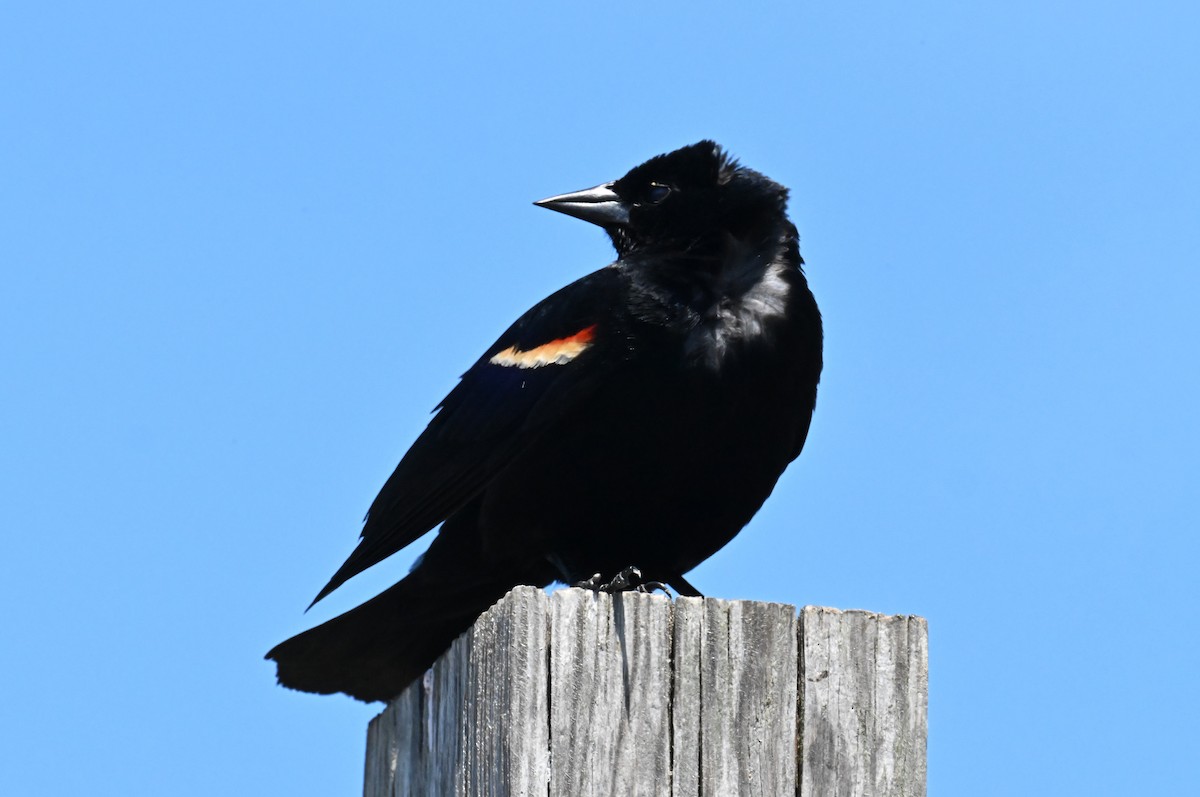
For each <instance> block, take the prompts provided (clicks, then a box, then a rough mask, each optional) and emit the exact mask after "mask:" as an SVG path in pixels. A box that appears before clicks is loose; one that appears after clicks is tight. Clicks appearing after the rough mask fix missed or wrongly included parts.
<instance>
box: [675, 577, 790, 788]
mask: <svg viewBox="0 0 1200 797" xmlns="http://www.w3.org/2000/svg"><path fill="white" fill-rule="evenodd" d="M675 615H676V626H675V628H676V634H675V644H676V650H675V653H676V656H675V667H676V681H675V712H674V722H673V727H674V729H675V732H676V742H675V751H676V756H675V786H674V789H675V791H674V793H675V794H676V795H704V796H706V797H707V796H708V795H726V794H741V795H778V794H795V791H796V672H797V670H796V667H797V661H796V651H797V648H796V614H795V608H794V607H792V606H785V605H783V604H777V603H752V602H750V601H722V600H714V599H711V598H704V599H700V598H680V599H679V600H678V601H677V603H676V610H675Z"/></svg>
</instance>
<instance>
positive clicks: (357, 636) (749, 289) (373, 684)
mask: <svg viewBox="0 0 1200 797" xmlns="http://www.w3.org/2000/svg"><path fill="white" fill-rule="evenodd" d="M786 203H787V190H786V189H785V188H784V187H783V186H781V185H779V184H777V183H775V182H772V181H771V180H769V179H767V178H766V177H764V176H763V175H761V174H759V173H758V172H755V171H753V170H750V169H747V168H744V167H742V166H740V165H739V164H737V163H736V162H735V161H733V160H732V159H730V158H729V157H728V156H727V155H726V154H725V153H724V152H723V151H722V150H721V149H720V148H719V147H718V146H717V145H716V144H714V143H713V142H711V141H701V142H699V143H697V144H694V145H692V146H689V147H684V148H683V149H679V150H676V151H674V152H671V153H668V154H665V155H660V156H658V157H656V158H653V159H651V160H649V161H647V162H646V163H643V164H642V165H640V166H638V167H636V168H634V169H633V170H631V171H630V172H629V173H628V174H626V175H625V176H624V177H622V178H621V179H619V180H616V181H614V182H612V183H606V184H604V185H601V186H597V187H596V188H593V189H588V190H586V191H580V192H575V193H572V194H564V195H562V196H558V197H552V198H550V199H547V200H542V201H541V202H539V203H538V204H539V205H542V206H544V207H548V208H551V209H553V210H558V211H561V212H564V213H567V214H569V215H572V216H576V217H579V218H582V219H584V220H587V221H591V222H594V223H596V224H599V225H601V226H602V227H603V228H604V229H605V231H606V232H607V233H608V234H609V236H610V238H611V239H612V241H613V245H614V246H615V247H616V250H617V255H618V259H617V260H616V261H615V262H614V263H612V264H610V265H608V266H606V267H605V268H602V269H601V270H599V271H597V272H594V273H592V274H589V275H588V276H586V277H584V278H582V279H580V280H578V281H577V282H574V283H572V284H571V285H568V286H567V287H565V288H563V289H562V290H560V291H558V292H557V293H554V294H553V295H551V296H550V297H548V298H547V299H545V300H544V301H542V302H540V303H539V304H538V305H536V306H535V307H533V308H532V309H531V310H529V311H528V312H527V313H525V314H524V315H523V316H521V318H520V319H519V320H518V321H517V322H516V323H515V324H513V325H512V327H510V328H509V329H508V330H507V331H506V332H505V333H504V334H503V335H501V336H500V338H499V339H498V340H497V341H496V342H495V343H494V344H492V346H491V347H490V348H489V349H488V350H487V351H486V352H485V353H484V355H483V356H482V357H480V359H479V360H478V361H477V362H476V363H475V364H474V365H473V366H471V368H470V369H469V370H468V371H467V372H466V373H465V374H463V377H462V380H461V381H460V383H459V384H458V385H457V386H456V387H455V388H454V390H452V391H451V392H450V394H449V395H448V396H447V397H446V398H445V399H444V400H443V401H442V403H441V405H440V406H439V408H438V412H437V414H436V415H435V416H434V418H433V420H432V421H431V422H430V424H429V426H428V428H427V429H426V430H425V431H424V433H422V434H421V436H420V437H419V438H418V439H417V441H416V442H415V443H414V444H413V446H412V448H411V449H410V450H409V451H408V453H407V454H405V456H404V458H403V459H402V460H401V461H400V464H399V465H398V466H397V468H396V470H395V472H394V473H393V474H392V476H391V477H390V478H389V479H388V480H387V483H386V484H385V485H384V486H383V489H382V490H381V491H380V493H379V496H378V497H377V498H376V499H375V501H374V503H373V504H372V505H371V509H370V512H369V513H368V515H367V519H366V522H365V525H364V527H363V531H362V539H361V541H360V543H359V545H358V547H357V548H356V549H355V551H354V552H353V553H352V554H351V555H350V557H349V558H348V559H347V560H346V562H345V564H343V565H342V567H341V568H340V569H339V570H338V571H337V573H336V574H335V575H334V576H333V578H332V579H331V580H330V582H329V583H328V584H327V585H326V586H325V587H324V588H323V589H322V590H321V592H320V593H319V594H318V595H317V598H316V600H320V599H321V598H322V597H324V596H325V595H327V594H328V593H329V592H330V591H332V590H333V589H336V588H337V587H338V586H339V585H340V584H342V583H343V582H345V581H346V580H347V579H348V578H350V577H352V576H354V575H355V574H357V573H360V572H362V571H363V570H365V569H366V568H368V567H370V566H371V565H373V564H375V563H377V562H379V561H381V560H383V559H384V558H386V557H388V556H390V555H391V554H393V553H395V552H396V551H398V550H400V549H401V548H403V547H405V546H407V545H408V544H410V543H411V542H413V541H414V540H416V539H417V538H418V537H419V536H421V535H422V534H424V533H425V532H426V531H428V530H429V529H431V528H433V527H434V526H436V525H437V524H438V523H442V524H443V525H442V528H441V530H440V532H439V533H438V535H437V536H436V538H435V539H434V541H433V543H432V544H431V545H430V547H429V549H428V550H427V551H426V552H425V554H424V555H423V556H422V557H421V559H420V560H419V561H418V563H417V564H416V566H414V568H413V570H412V572H411V573H410V574H409V575H408V576H407V577H405V578H404V579H403V580H402V581H400V582H399V583H398V584H396V585H395V586H393V587H391V588H390V589H388V590H386V591H385V592H383V593H382V594H380V595H379V596H377V597H375V598H374V599H372V600H370V601H368V602H367V603H365V604H363V605H362V606H359V607H358V608H356V609H353V610H351V611H349V612H347V613H345V614H343V615H341V616H339V617H336V618H334V619H333V620H330V621H328V622H326V623H324V624H322V625H320V626H317V627H316V628H313V629H311V630H309V631H306V632H304V633H302V634H299V635H297V636H295V637H293V638H291V639H289V640H287V641H286V642H283V643H282V644H280V645H278V646H276V647H275V648H274V649H273V650H272V651H271V652H270V653H269V654H267V656H268V658H270V659H274V660H275V661H276V662H277V663H278V674H279V681H280V683H282V684H283V685H285V686H288V687H291V688H294V689H300V690H304V691H310V692H320V693H330V692H339V691H340V692H345V693H347V694H349V695H352V696H354V697H356V698H359V699H361V700H385V699H388V698H390V697H393V696H395V695H396V694H398V693H399V692H400V691H401V690H402V689H403V687H404V686H406V685H407V684H408V683H409V682H411V681H412V680H413V679H415V678H416V677H417V676H419V675H420V674H421V673H422V672H423V671H424V670H425V669H426V668H427V667H428V666H429V665H430V664H431V663H432V662H433V660H434V659H435V658H436V657H437V656H438V655H439V654H440V653H441V652H442V651H443V650H445V649H446V647H447V646H448V645H449V643H450V642H451V641H452V640H453V639H454V637H455V636H457V635H458V634H459V633H461V632H462V631H464V630H465V629H466V628H468V627H469V626H470V625H471V623H472V622H473V621H474V620H475V618H476V617H477V616H478V615H479V614H480V613H481V612H483V611H484V610H485V609H486V608H487V607H488V606H490V605H491V604H492V603H494V602H495V601H496V600H498V599H499V598H500V597H502V596H503V595H504V594H505V593H506V592H507V591H508V590H509V589H510V588H511V587H513V586H514V585H517V584H533V585H539V586H544V585H547V584H549V583H551V582H553V581H562V582H565V583H573V582H576V581H581V580H584V579H587V578H588V577H590V576H591V575H592V574H594V573H601V574H604V575H605V576H607V577H611V576H613V575H615V574H616V573H617V572H618V571H620V570H622V569H623V568H625V567H626V566H628V565H636V566H638V567H639V568H640V569H641V571H642V572H643V573H644V574H645V575H646V577H647V578H651V579H655V580H659V581H663V582H666V583H667V584H669V585H671V586H672V587H674V588H675V589H676V591H678V592H681V593H684V594H696V592H695V590H694V588H692V587H691V585H690V584H688V583H687V581H686V580H684V573H686V572H687V571H688V570H690V569H691V568H693V567H695V566H696V565H697V564H699V563H700V562H701V561H703V560H704V559H706V558H707V557H709V556H710V555H712V554H713V553H714V552H716V551H717V550H718V549H719V548H721V546H723V545H724V544H725V543H727V542H728V541H729V540H730V539H732V538H733V536H734V535H736V534H737V533H738V531H739V530H740V529H741V528H742V527H743V526H744V525H745V524H746V523H747V522H748V521H749V520H750V518H751V517H752V516H753V515H754V513H755V512H756V511H758V509H759V507H760V506H761V505H762V503H763V501H765V500H766V498H767V496H768V495H769V494H770V493H771V490H772V489H773V488H774V486H775V483H776V481H777V480H778V478H779V476H780V474H781V473H782V472H783V470H784V468H785V467H786V466H787V464H788V463H789V462H791V461H792V460H793V459H794V458H795V457H796V456H797V455H798V454H799V453H800V449H801V448H802V447H803V445H804V440H805V437H806V435H807V433H808V428H809V421H810V419H811V417H812V412H813V408H814V406H815V403H816V394H817V382H818V380H819V378H820V374H821V347H822V333H821V317H820V313H819V311H818V310H817V305H816V302H815V301H814V299H813V296H812V293H811V292H810V291H809V288H808V284H807V282H806V280H805V277H804V274H803V271H802V270H801V265H802V263H803V261H802V260H801V258H800V253H799V246H798V239H797V234H796V228H795V227H794V226H793V225H792V223H791V222H790V221H789V220H788V218H787V215H786ZM314 603H315V601H314Z"/></svg>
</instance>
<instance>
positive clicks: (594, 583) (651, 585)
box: [571, 565, 671, 597]
mask: <svg viewBox="0 0 1200 797" xmlns="http://www.w3.org/2000/svg"><path fill="white" fill-rule="evenodd" d="M571 586H574V587H579V588H580V589H590V590H591V591H592V592H608V593H617V592H642V593H650V592H656V591H659V590H661V591H662V592H663V593H664V594H665V595H667V597H670V596H671V593H670V591H669V590H668V589H667V585H666V584H664V583H662V582H661V581H646V580H645V579H644V578H643V576H642V571H641V569H640V568H638V567H635V566H634V565H630V566H629V567H627V568H625V569H624V570H622V571H621V572H620V573H617V574H616V575H615V576H614V577H613V580H612V581H610V582H608V583H607V584H605V583H604V577H603V576H602V575H600V574H599V573H595V574H593V575H592V577H591V578H589V579H587V580H586V581H580V582H579V583H577V584H572V585H571Z"/></svg>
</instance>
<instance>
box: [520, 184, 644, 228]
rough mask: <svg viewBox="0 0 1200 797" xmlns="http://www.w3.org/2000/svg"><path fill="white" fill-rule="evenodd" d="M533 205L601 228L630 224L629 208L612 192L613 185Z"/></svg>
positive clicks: (564, 195) (588, 189)
mask: <svg viewBox="0 0 1200 797" xmlns="http://www.w3.org/2000/svg"><path fill="white" fill-rule="evenodd" d="M533 204H535V205H537V206H538V207H543V208H549V209H550V210H557V211H558V212H559V213H566V214H567V215H568V216H574V217H575V218H577V219H583V220H584V221H590V222H591V223H592V224H599V225H600V226H601V227H620V226H622V225H625V224H628V223H629V206H628V205H626V204H625V203H624V202H622V201H621V198H620V197H619V196H617V193H616V191H613V190H612V183H605V184H604V185H598V186H596V187H595V188H587V189H584V190H583V191H575V192H573V193H570V194H559V195H558V196H552V197H549V198H547V199H539V200H538V201H537V202H534V203H533Z"/></svg>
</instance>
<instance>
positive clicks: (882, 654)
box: [800, 606, 929, 797]
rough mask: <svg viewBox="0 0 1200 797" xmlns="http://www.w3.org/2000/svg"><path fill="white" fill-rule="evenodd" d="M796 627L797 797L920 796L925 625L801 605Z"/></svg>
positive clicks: (917, 619)
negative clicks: (799, 686)
mask: <svg viewBox="0 0 1200 797" xmlns="http://www.w3.org/2000/svg"><path fill="white" fill-rule="evenodd" d="M801 625H802V628H803V630H802V633H801V673H802V681H801V683H802V689H803V696H802V702H803V709H802V716H801V725H802V750H801V788H800V794H801V795H803V797H824V795H838V796H839V797H842V796H843V795H845V796H846V797H859V796H860V795H861V796H863V797H866V796H867V795H870V796H871V797H892V796H894V797H901V795H905V796H906V797H907V796H910V795H924V794H925V775H926V771H925V766H926V765H925V748H926V736H927V721H928V680H929V635H928V626H927V624H926V622H925V620H924V619H923V618H920V617H912V616H906V615H896V616H888V615H881V614H873V613H871V612H863V611H838V610H837V609H825V608H820V607H815V606H806V607H804V610H803V612H802V615H801Z"/></svg>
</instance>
